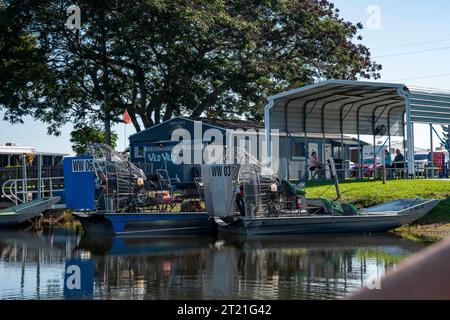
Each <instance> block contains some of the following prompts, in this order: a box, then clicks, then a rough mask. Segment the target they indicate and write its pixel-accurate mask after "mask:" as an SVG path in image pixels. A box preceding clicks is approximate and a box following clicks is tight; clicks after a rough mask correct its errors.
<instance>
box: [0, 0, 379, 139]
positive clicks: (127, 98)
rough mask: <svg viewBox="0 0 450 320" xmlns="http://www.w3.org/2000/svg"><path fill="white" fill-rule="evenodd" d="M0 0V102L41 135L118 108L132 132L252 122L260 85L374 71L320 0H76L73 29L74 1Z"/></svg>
mask: <svg viewBox="0 0 450 320" xmlns="http://www.w3.org/2000/svg"><path fill="white" fill-rule="evenodd" d="M3 2H4V3H5V4H6V6H5V7H4V8H2V9H0V21H1V23H2V27H1V28H0V30H2V31H1V33H2V34H1V35H0V47H1V49H0V58H1V61H4V60H5V57H6V59H10V58H8V57H14V59H10V61H9V62H8V61H7V63H6V64H5V63H3V65H0V68H2V70H0V74H2V73H3V70H4V69H8V70H7V71H8V72H9V73H8V74H12V75H13V77H12V78H10V76H5V77H3V78H1V79H0V88H3V87H4V86H5V87H6V88H7V90H5V91H4V92H2V93H1V94H0V96H2V98H1V100H0V108H5V110H6V118H7V119H8V120H10V121H12V122H14V121H20V120H21V119H22V117H23V116H24V115H32V116H34V117H35V118H36V119H39V120H42V121H44V122H45V123H47V124H48V126H49V131H50V132H51V133H58V128H59V127H60V126H61V125H62V124H64V123H66V122H69V121H72V122H74V123H91V124H99V123H103V124H104V125H105V131H106V132H109V130H110V125H111V123H115V122H121V121H122V120H121V115H122V113H123V111H124V110H125V109H127V110H128V111H129V114H130V116H131V119H132V121H133V124H134V126H135V127H136V129H137V130H138V131H139V130H140V129H141V125H143V126H144V127H146V128H148V127H151V126H153V125H154V124H157V123H159V122H160V121H162V120H167V119H170V118H171V117H173V116H176V115H184V116H200V115H205V116H211V117H222V118H238V117H239V118H240V117H246V118H253V119H257V120H261V119H262V117H263V104H264V99H265V97H266V96H268V95H271V94H274V93H276V92H280V91H282V90H287V89H290V88H293V87H298V86H302V85H306V84H309V83H312V82H314V81H316V80H319V79H330V78H339V79H356V78H358V77H361V78H371V77H373V78H378V77H379V74H378V71H379V70H380V69H381V66H380V65H378V64H376V63H375V62H373V61H372V60H371V57H370V52H369V50H368V49H367V48H366V47H365V46H363V45H361V44H356V43H354V42H353V40H354V39H356V38H357V39H358V40H360V39H361V37H359V36H358V31H359V30H360V29H361V28H362V26H361V24H357V25H354V24H352V23H350V22H347V21H345V20H343V19H342V18H340V17H339V14H338V10H337V9H335V8H334V5H333V4H332V3H330V2H329V1H326V0H323V1H316V0H302V1H300V0H284V1H270V0H265V1H260V0H258V1H256V0H250V1H249V0H237V1H222V0H206V1H205V0H194V1H188V2H186V1H183V0H171V1H160V0H142V1H131V2H130V1H119V0H112V1H111V0H108V1H106V0H97V1H91V0H79V1H77V2H76V4H77V5H78V6H79V7H80V8H81V16H82V18H81V23H82V27H81V30H80V31H79V32H72V31H70V30H68V29H67V28H66V26H65V22H66V19H67V14H66V12H65V9H66V8H67V7H68V6H69V5H71V4H73V3H72V1H58V2H55V1H50V0H40V1H31V0H9V1H3ZM11 26H14V27H11ZM1 39H3V40H1ZM11 39H15V40H16V41H17V42H18V43H15V44H12V46H11V44H8V45H6V43H5V41H11ZM2 41H3V44H2ZM13 52H16V53H20V52H23V54H17V55H14V54H12V53H13ZM11 60H12V61H11ZM8 79H14V81H9V80H8ZM0 90H2V89H0ZM16 92H17V93H16Z"/></svg>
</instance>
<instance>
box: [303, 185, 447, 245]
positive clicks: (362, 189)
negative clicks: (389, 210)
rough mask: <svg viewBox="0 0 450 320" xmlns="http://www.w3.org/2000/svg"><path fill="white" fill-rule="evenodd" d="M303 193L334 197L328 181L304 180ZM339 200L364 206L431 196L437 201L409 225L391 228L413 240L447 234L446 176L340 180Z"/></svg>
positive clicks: (333, 190) (435, 237)
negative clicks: (384, 181)
mask: <svg viewBox="0 0 450 320" xmlns="http://www.w3.org/2000/svg"><path fill="white" fill-rule="evenodd" d="M306 186H307V189H306V192H307V196H308V197H311V198H314V197H325V198H328V199H335V198H336V191H335V188H334V186H333V185H330V182H308V183H307V184H306ZM340 189H341V194H342V199H341V202H343V203H353V204H354V205H356V206H357V207H360V208H361V207H368V206H373V205H376V204H380V203H383V202H386V201H390V200H395V199H398V198H415V197H421V198H434V199H439V200H441V202H440V203H439V204H438V205H437V206H436V207H435V208H434V209H433V210H431V211H430V212H429V213H428V214H427V215H426V216H424V217H423V218H421V219H420V220H418V221H416V222H415V223H414V224H412V225H409V226H403V227H401V228H398V229H396V230H395V232H396V233H399V234H401V235H402V236H404V237H407V238H410V239H415V240H439V239H442V238H444V237H446V236H447V235H450V180H390V181H387V182H386V184H385V185H383V184H382V182H381V181H373V180H364V181H360V180H351V181H345V182H342V183H341V184H340Z"/></svg>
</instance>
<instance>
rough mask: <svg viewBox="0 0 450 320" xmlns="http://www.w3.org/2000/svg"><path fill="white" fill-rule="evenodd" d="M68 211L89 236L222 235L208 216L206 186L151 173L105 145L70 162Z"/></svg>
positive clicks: (164, 173)
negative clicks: (205, 195) (204, 191)
mask: <svg viewBox="0 0 450 320" xmlns="http://www.w3.org/2000/svg"><path fill="white" fill-rule="evenodd" d="M64 180H65V193H66V206H67V208H69V209H72V210H73V215H74V216H75V217H76V218H77V219H78V220H79V221H80V223H81V225H82V227H83V230H84V232H85V233H86V234H89V235H96V236H97V235H98V236H108V235H119V236H143V235H145V236H152V235H155V236H164V235H174V234H181V235H189V234H204V233H215V232H217V226H216V224H215V223H214V221H213V219H210V215H208V213H207V212H206V211H205V209H204V205H203V204H202V203H203V202H202V201H201V198H202V195H201V194H202V187H201V181H200V180H198V181H195V182H193V183H178V181H173V179H171V178H169V174H168V172H167V171H165V170H163V169H161V170H157V171H156V172H154V173H151V174H144V172H143V170H142V169H140V168H138V167H137V166H135V165H134V164H132V163H130V162H129V161H128V160H127V159H125V158H124V157H123V156H122V154H120V153H118V152H116V151H114V150H112V149H111V148H110V147H109V146H107V145H104V144H93V145H90V146H89V147H88V150H87V152H86V154H85V155H83V156H79V157H67V158H65V159H64Z"/></svg>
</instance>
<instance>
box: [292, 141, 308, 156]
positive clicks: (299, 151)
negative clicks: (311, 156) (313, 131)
mask: <svg viewBox="0 0 450 320" xmlns="http://www.w3.org/2000/svg"><path fill="white" fill-rule="evenodd" d="M304 156H305V144H304V143H301V142H295V141H293V142H292V158H303V157H304Z"/></svg>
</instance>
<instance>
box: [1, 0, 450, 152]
mask: <svg viewBox="0 0 450 320" xmlns="http://www.w3.org/2000/svg"><path fill="white" fill-rule="evenodd" d="M332 2H333V3H334V4H335V5H336V7H337V8H339V10H340V15H341V17H343V18H344V19H345V20H348V21H351V22H354V23H356V22H361V23H362V24H363V25H364V29H363V30H362V31H361V32H360V35H362V36H363V40H362V43H363V44H364V45H366V46H367V47H369V48H370V49H371V53H372V57H373V59H374V60H375V61H376V62H378V63H381V64H382V66H383V70H382V71H381V79H380V81H383V82H395V83H404V84H406V85H414V86H421V87H430V88H438V89H446V90H450V63H449V57H450V19H449V12H450V1H448V0H429V1H419V0H409V1H407V0H395V1H392V0H378V1H377V0H368V1H366V0H334V1H332ZM1 115H2V114H0V116H1ZM435 128H436V129H437V131H438V132H441V128H440V126H435ZM71 130H72V126H71V125H66V126H64V127H63V128H62V134H61V136H59V137H54V136H49V135H47V129H46V126H45V125H44V124H42V123H40V122H37V121H34V120H33V119H31V118H26V119H25V123H24V124H18V125H11V124H10V123H8V122H6V121H3V120H0V145H1V144H5V143H6V142H15V143H17V144H19V145H22V146H33V147H36V148H37V149H38V150H40V151H48V152H62V153H68V154H71V153H72V149H71V143H70V141H69V140H70V132H71ZM113 130H115V132H116V133H117V134H118V136H119V142H118V149H119V150H123V149H124V148H125V146H126V145H127V142H128V141H127V139H126V137H127V136H128V135H129V134H132V133H134V132H135V130H134V128H133V126H132V125H125V124H116V125H115V126H114V128H113ZM429 131H430V130H429V126H428V125H421V124H416V125H415V129H414V140H415V145H416V147H421V148H425V149H426V148H429V143H430V142H429V141H430V133H429ZM369 142H370V141H369ZM434 144H435V145H438V144H439V141H438V138H437V137H434Z"/></svg>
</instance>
